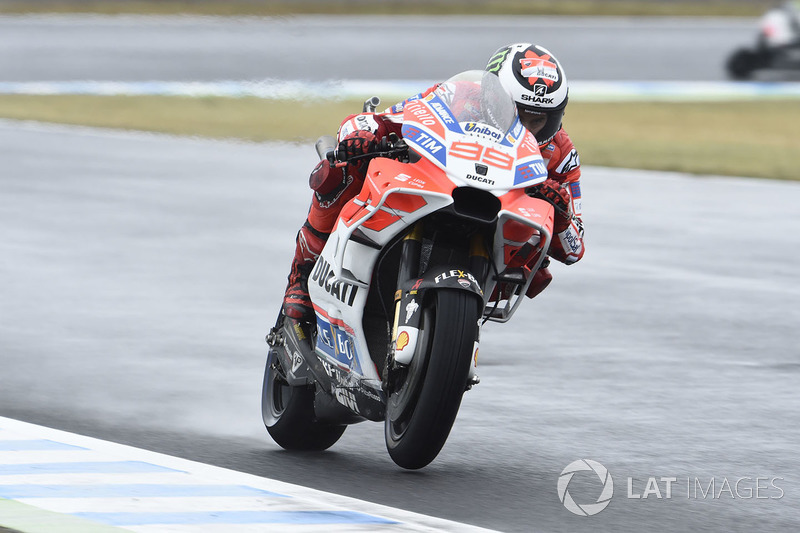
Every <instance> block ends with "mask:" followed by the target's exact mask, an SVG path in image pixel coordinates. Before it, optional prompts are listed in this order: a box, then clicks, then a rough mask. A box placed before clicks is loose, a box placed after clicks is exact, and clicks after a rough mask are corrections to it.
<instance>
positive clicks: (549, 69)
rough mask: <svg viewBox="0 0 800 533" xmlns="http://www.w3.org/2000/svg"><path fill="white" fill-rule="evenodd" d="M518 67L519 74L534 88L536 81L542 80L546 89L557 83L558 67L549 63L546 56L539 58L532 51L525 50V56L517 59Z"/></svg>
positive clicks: (548, 57)
mask: <svg viewBox="0 0 800 533" xmlns="http://www.w3.org/2000/svg"><path fill="white" fill-rule="evenodd" d="M519 66H520V72H521V74H522V75H523V76H524V77H526V78H528V83H530V84H531V85H532V86H533V87H534V88H535V87H536V85H537V84H536V83H535V82H536V81H538V80H542V81H543V82H544V85H545V86H546V87H549V86H551V85H553V84H554V83H555V82H557V81H558V67H557V66H556V64H555V63H553V62H552V61H550V56H549V55H548V54H545V55H543V56H540V55H537V54H536V52H534V51H533V50H526V51H525V56H524V57H522V58H520V59H519Z"/></svg>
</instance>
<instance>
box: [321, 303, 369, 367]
mask: <svg viewBox="0 0 800 533" xmlns="http://www.w3.org/2000/svg"><path fill="white" fill-rule="evenodd" d="M317 352H320V353H322V354H324V355H326V356H328V357H329V358H331V359H332V360H334V361H336V363H337V364H338V366H339V367H340V368H342V369H346V370H350V371H353V372H356V373H358V374H360V373H361V365H360V364H359V362H358V354H357V352H356V342H355V339H354V338H353V336H352V335H351V334H350V333H348V332H347V330H346V329H345V328H344V327H343V326H340V325H337V324H332V323H331V322H330V321H329V320H328V319H327V318H326V317H324V316H322V315H321V314H319V313H317Z"/></svg>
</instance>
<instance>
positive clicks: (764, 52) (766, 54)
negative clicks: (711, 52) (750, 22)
mask: <svg viewBox="0 0 800 533" xmlns="http://www.w3.org/2000/svg"><path fill="white" fill-rule="evenodd" d="M725 67H726V70H727V71H728V76H729V77H730V78H731V79H734V80H748V79H752V78H755V77H756V76H757V75H759V77H763V76H761V74H767V71H772V75H771V76H770V78H796V77H797V75H796V72H797V71H798V70H800V12H798V10H797V7H795V6H794V5H792V4H791V3H788V2H787V4H786V5H783V6H780V7H777V8H774V9H770V10H769V11H767V12H766V13H765V14H764V16H763V17H762V18H761V21H760V23H759V31H758V39H757V42H756V44H755V46H754V47H743V48H739V49H737V50H735V51H734V52H733V53H732V54H731V55H730V56H729V57H728V59H727V61H726V64H725Z"/></svg>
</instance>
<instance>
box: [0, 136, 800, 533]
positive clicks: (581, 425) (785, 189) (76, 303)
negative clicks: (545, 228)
mask: <svg viewBox="0 0 800 533" xmlns="http://www.w3.org/2000/svg"><path fill="white" fill-rule="evenodd" d="M312 152H313V150H312V149H311V148H310V147H296V146H290V145H253V144H235V143H225V142H212V141H203V140H190V139H177V138H170V137H165V136H157V135H147V134H124V133H108V132H103V131H99V130H97V131H96V130H84V129H73V128H66V127H54V126H40V125H29V124H20V123H15V122H0V160H2V161H3V173H2V176H1V177H0V186H1V187H2V194H0V258H2V259H1V260H0V280H2V282H0V302H2V305H0V349H1V350H2V374H0V379H2V386H0V413H2V415H4V416H9V417H16V418H19V419H22V420H26V421H30V422H35V423H41V424H45V425H51V426H55V427H58V428H62V429H67V430H71V431H76V432H79V433H85V434H88V435H92V436H97V437H101V438H105V439H110V440H114V441H118V442H123V443H129V444H133V445H137V446H141V447H144V448H148V449H152V450H157V451H159V452H165V453H170V454H175V455H180V456H182V457H187V458H191V459H196V460H200V461H204V462H208V463H213V464H217V465H221V466H226V467H231V468H234V469H238V470H242V471H246V472H251V473H255V474H259V475H264V476H269V477H273V478H277V479H280V480H284V481H290V482H294V483H300V484H306V485H309V486H313V487H315V488H319V489H323V490H328V491H335V492H339V493H342V494H345V495H349V496H356V497H359V498H363V499H367V500H371V501H377V502H380V503H384V504H389V505H393V506H397V507H402V508H405V509H409V510H413V511H416V512H421V513H427V514H432V515H435V516H440V517H445V518H449V519H454V520H459V521H465V522H469V523H473V524H477V525H482V526H485V527H491V528H497V529H500V530H505V531H530V530H534V529H535V530H546V531H594V530H597V528H601V529H606V530H616V531H642V530H653V531H667V530H669V531H688V530H701V529H704V530H709V531H752V530H755V529H770V530H776V531H777V530H782V531H793V530H797V528H798V527H800V519H798V511H800V499H799V498H798V491H799V490H800V485H799V484H800V475H798V474H799V473H800V462H799V461H798V459H797V455H796V453H795V452H796V443H797V442H798V439H800V431H799V430H798V428H797V426H796V424H795V423H794V421H796V420H798V417H799V416H800V393H798V389H797V382H798V373H799V372H800V362H798V359H797V357H798V353H797V348H796V342H797V329H796V328H797V323H798V319H799V318H800V312H798V310H797V301H798V296H799V295H800V289H799V288H798V287H800V283H799V282H800V279H798V278H800V274H798V271H797V269H796V265H797V250H798V249H800V248H798V237H797V235H798V231H800V217H799V216H798V214H797V211H796V208H795V207H796V205H797V202H798V201H800V186H798V184H796V183H777V182H764V181H748V180H742V179H723V178H689V177H681V176H675V175H660V174H650V173H644V172H637V171H611V170H605V169H600V168H592V167H587V168H586V170H585V178H584V193H585V198H586V201H585V213H586V220H587V227H588V237H587V238H588V250H589V252H588V254H587V256H586V258H585V259H584V261H582V262H581V263H580V264H578V265H576V266H573V267H569V268H566V267H563V268H556V269H555V274H556V281H555V282H554V283H553V285H552V286H551V288H550V289H548V291H547V292H546V293H545V294H544V295H543V296H542V297H541V298H539V299H538V301H533V302H529V303H528V305H525V306H524V307H523V308H522V309H521V310H520V312H519V315H518V316H517V317H515V320H514V321H513V322H512V323H510V324H507V325H505V326H503V325H498V324H493V325H490V326H489V327H487V328H486V330H485V335H484V338H483V343H482V348H481V361H480V362H481V370H480V373H481V377H482V378H483V382H482V383H481V384H480V385H479V386H478V387H476V388H475V389H474V390H473V391H471V392H470V393H468V394H467V396H466V398H465V400H464V404H463V407H462V411H461V413H460V415H459V418H458V420H457V421H456V425H455V428H454V430H453V433H452V435H451V437H450V439H449V441H448V443H447V445H446V446H445V448H444V450H443V451H442V453H441V455H440V456H439V458H438V459H437V460H436V461H435V462H434V463H433V464H432V465H431V466H430V467H429V468H427V469H425V470H423V471H421V472H405V471H401V470H400V469H398V468H397V467H395V466H394V464H393V463H392V462H391V460H390V459H389V457H388V454H387V453H386V451H385V449H384V445H383V442H382V428H381V426H380V424H373V423H365V424H361V425H358V426H354V427H351V428H349V429H348V431H347V432H346V433H345V436H344V437H343V439H342V440H341V441H340V443H339V444H337V445H336V446H335V447H334V449H333V450H332V451H331V452H330V453H325V454H322V455H312V456H309V455H293V454H289V453H286V452H282V451H280V450H279V449H278V448H277V446H276V445H274V444H273V443H272V442H271V441H270V440H269V439H268V437H267V435H266V433H265V431H264V430H263V429H262V426H261V421H260V414H259V404H258V397H259V389H260V385H261V373H262V366H263V362H264V355H265V345H264V344H263V340H262V339H263V334H264V332H265V331H266V329H267V327H268V326H269V324H270V322H271V320H272V319H273V312H274V311H275V310H276V307H277V302H279V299H280V296H281V294H282V290H283V287H284V279H285V275H286V272H285V271H286V269H287V265H288V260H289V257H290V254H291V251H292V239H293V234H294V231H295V228H296V227H297V226H298V225H299V224H300V222H301V221H302V218H303V215H304V209H305V206H306V205H307V204H306V202H307V192H306V189H305V183H304V181H305V170H304V169H306V168H308V167H309V165H311V164H312V163H313V159H314V156H313V153H312ZM776 216H777V217H778V219H779V220H778V219H776ZM776 221H777V222H779V223H777V222H776ZM579 458H589V459H593V460H595V461H599V462H600V463H602V464H604V465H605V466H606V467H607V468H608V469H609V471H610V472H611V474H612V476H613V477H614V482H615V492H614V498H613V500H612V502H611V504H610V506H609V507H608V508H607V509H606V510H604V511H603V512H602V513H601V514H599V515H597V516H594V517H591V518H584V517H577V516H574V515H572V514H570V513H569V512H567V511H566V510H565V509H564V508H563V507H562V505H561V504H560V503H559V501H558V498H557V493H556V483H557V479H558V475H559V474H560V472H561V470H562V469H563V468H564V467H565V466H566V465H567V464H569V463H571V462H572V461H574V460H575V459H579ZM581 475H583V476H584V478H576V480H575V481H574V482H573V484H572V485H570V490H571V492H572V493H574V494H573V496H574V497H575V498H576V500H578V501H580V502H581V503H588V502H591V501H593V500H594V499H596V497H597V494H599V488H598V487H599V485H597V483H594V484H592V481H593V478H592V477H591V476H588V474H581ZM628 477H631V478H632V488H633V492H632V493H634V494H637V493H638V494H642V492H643V490H644V489H645V484H646V482H647V480H648V478H649V477H658V478H660V477H676V478H678V479H681V480H682V482H679V483H676V484H675V486H674V487H673V494H672V498H671V499H666V498H662V499H655V497H654V496H652V495H651V497H650V498H648V499H646V500H642V499H639V500H635V499H628V498H627V486H626V484H627V481H626V480H627V478H628ZM712 477H713V478H715V479H716V480H717V489H716V490H717V491H718V490H719V484H720V483H722V482H723V479H724V478H726V477H727V478H728V479H729V483H733V480H734V479H738V478H743V477H749V478H753V481H752V483H751V482H743V483H744V484H743V485H741V484H740V488H741V489H744V488H745V487H746V486H748V483H750V484H751V485H752V488H754V487H755V485H754V484H755V483H756V481H755V478H756V477H762V478H763V477H766V478H768V479H772V478H774V477H780V478H783V479H782V480H777V481H772V483H774V487H773V486H770V487H771V488H770V489H769V490H763V489H762V490H761V491H760V495H761V496H768V497H772V498H773V499H769V498H766V499H759V500H756V499H738V498H733V499H732V498H730V497H729V496H728V494H727V493H723V494H722V498H719V499H712V498H710V497H707V498H706V499H703V498H696V499H695V498H687V489H686V486H685V479H686V478H691V479H692V480H693V479H694V478H699V479H700V480H701V481H702V483H703V486H704V487H705V486H706V485H707V484H708V482H710V479H711V478H712ZM580 479H582V480H583V482H584V485H579V484H578V482H579V480H580ZM768 483H769V482H764V481H762V482H761V485H762V486H764V485H765V484H768ZM582 487H583V488H582ZM775 487H781V489H782V491H783V497H782V498H781V499H777V496H779V495H781V492H780V491H779V490H778V489H777V488H775ZM693 488H694V485H691V486H690V489H693ZM580 490H583V491H584V492H580ZM704 490H707V489H704ZM576 491H578V492H576ZM661 491H662V495H663V493H664V491H665V487H664V485H663V483H662V487H661ZM695 491H696V489H695ZM742 492H744V490H742ZM691 494H692V490H690V491H689V495H690V496H691Z"/></svg>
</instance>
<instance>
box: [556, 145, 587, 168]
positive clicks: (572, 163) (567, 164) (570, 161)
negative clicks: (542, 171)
mask: <svg viewBox="0 0 800 533" xmlns="http://www.w3.org/2000/svg"><path fill="white" fill-rule="evenodd" d="M580 164H581V161H580V158H578V150H576V149H575V148H573V149H572V150H570V152H569V153H568V154H567V156H566V157H565V158H564V159H562V160H561V163H559V165H558V167H556V172H558V173H559V174H566V173H567V172H569V171H570V170H575V169H576V168H578V167H579V166H580Z"/></svg>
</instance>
